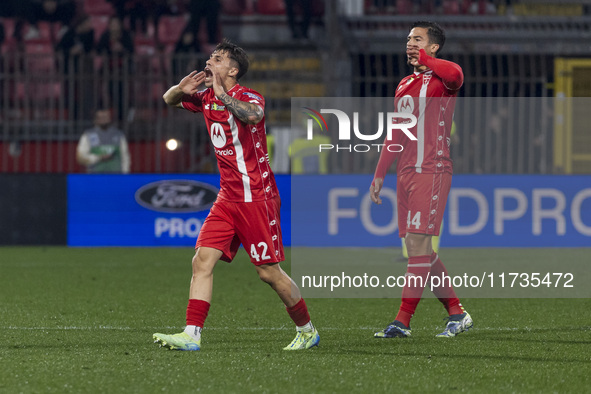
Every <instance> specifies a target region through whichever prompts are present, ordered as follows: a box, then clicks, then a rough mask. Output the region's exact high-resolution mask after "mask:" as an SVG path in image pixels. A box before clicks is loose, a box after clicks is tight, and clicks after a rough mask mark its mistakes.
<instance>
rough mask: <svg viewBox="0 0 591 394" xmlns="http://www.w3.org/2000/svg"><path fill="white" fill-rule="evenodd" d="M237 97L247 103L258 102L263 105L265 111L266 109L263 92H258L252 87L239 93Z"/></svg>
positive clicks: (260, 105)
mask: <svg viewBox="0 0 591 394" xmlns="http://www.w3.org/2000/svg"><path fill="white" fill-rule="evenodd" d="M235 97H236V98H237V99H238V100H240V101H245V102H247V103H252V104H256V105H258V106H259V107H261V109H262V110H263V112H264V111H265V99H264V98H263V96H262V95H261V94H259V93H258V92H256V91H254V90H252V89H247V90H244V91H242V92H240V93H238V94H237V95H236V96H235Z"/></svg>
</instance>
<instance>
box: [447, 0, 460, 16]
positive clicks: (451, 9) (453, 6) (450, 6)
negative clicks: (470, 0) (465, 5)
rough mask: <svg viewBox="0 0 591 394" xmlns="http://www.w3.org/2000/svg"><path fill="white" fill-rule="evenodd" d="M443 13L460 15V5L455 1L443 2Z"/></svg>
mask: <svg viewBox="0 0 591 394" xmlns="http://www.w3.org/2000/svg"><path fill="white" fill-rule="evenodd" d="M443 13H444V14H446V15H457V14H459V13H460V4H459V3H458V2H457V1H455V0H443Z"/></svg>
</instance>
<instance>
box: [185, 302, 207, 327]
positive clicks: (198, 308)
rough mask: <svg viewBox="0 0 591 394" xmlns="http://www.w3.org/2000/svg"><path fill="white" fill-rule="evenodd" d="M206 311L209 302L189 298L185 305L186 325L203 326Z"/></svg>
mask: <svg viewBox="0 0 591 394" xmlns="http://www.w3.org/2000/svg"><path fill="white" fill-rule="evenodd" d="M208 312H209V302H207V301H203V300H195V299H190V300H189V305H187V325H188V326H197V327H203V323H205V319H206V318H207V313H208Z"/></svg>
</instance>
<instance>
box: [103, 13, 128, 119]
mask: <svg viewBox="0 0 591 394" xmlns="http://www.w3.org/2000/svg"><path fill="white" fill-rule="evenodd" d="M134 50H135V48H134V45H133V38H132V36H131V32H130V31H129V30H127V29H125V28H124V27H123V22H122V21H121V19H119V18H117V17H113V18H111V20H110V21H109V26H108V28H107V30H106V31H105V32H104V33H103V34H102V35H101V37H100V39H99V42H98V44H97V46H96V51H97V53H98V54H99V55H103V56H104V58H103V64H102V67H101V71H102V73H103V75H104V76H105V78H106V83H107V84H108V100H109V101H108V102H109V105H113V106H114V107H115V108H116V110H117V119H119V120H121V119H123V118H124V112H125V103H131V94H130V93H131V89H124V87H125V84H124V81H126V80H127V77H128V76H131V75H132V74H133V69H132V65H133V63H132V57H131V55H133V53H134ZM103 96H105V93H103ZM103 98H104V97H103Z"/></svg>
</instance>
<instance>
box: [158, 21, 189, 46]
mask: <svg viewBox="0 0 591 394" xmlns="http://www.w3.org/2000/svg"><path fill="white" fill-rule="evenodd" d="M186 26H187V19H186V18H185V17H184V16H169V15H164V16H162V17H161V18H160V21H159V22H158V40H159V41H160V43H162V44H164V45H166V44H176V43H177V41H178V40H179V38H180V37H181V34H182V33H183V30H185V27H186Z"/></svg>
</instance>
